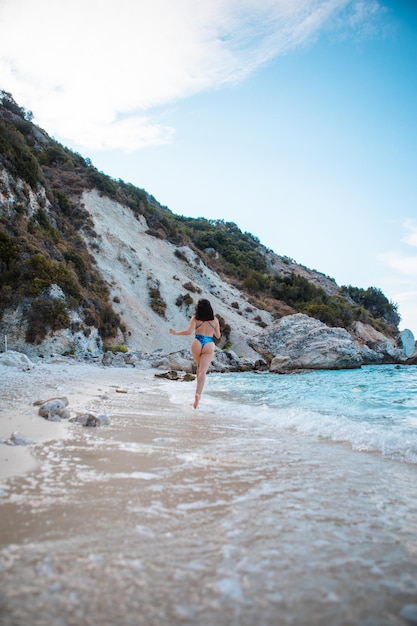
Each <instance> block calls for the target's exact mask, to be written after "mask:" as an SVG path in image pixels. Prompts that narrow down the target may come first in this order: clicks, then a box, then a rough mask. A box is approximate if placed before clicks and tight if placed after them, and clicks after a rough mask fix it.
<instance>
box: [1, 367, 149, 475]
mask: <svg viewBox="0 0 417 626" xmlns="http://www.w3.org/2000/svg"><path fill="white" fill-rule="evenodd" d="M155 371H156V370H153V369H148V370H141V369H136V368H128V367H125V368H116V367H104V366H102V365H98V364H91V363H83V362H71V361H69V360H68V361H65V360H64V359H59V360H57V361H56V362H50V363H37V364H34V365H33V367H32V368H31V369H27V370H23V369H22V368H19V367H16V366H11V365H1V364H0V377H1V406H0V441H2V443H0V480H4V479H7V478H12V477H15V476H20V475H22V474H25V473H27V472H30V471H32V470H34V469H36V468H37V467H38V465H39V462H38V460H37V459H36V455H35V454H34V447H36V446H38V445H40V444H42V443H45V442H48V441H54V440H57V441H59V440H65V439H66V438H67V437H69V436H70V429H71V426H72V423H71V422H69V421H68V420H67V419H63V420H62V421H60V422H53V421H49V420H47V419H45V418H43V417H41V416H40V415H39V414H38V410H39V402H46V401H47V400H49V399H51V398H56V397H66V398H67V399H68V407H67V408H68V410H69V411H70V413H71V418H72V417H75V416H76V415H77V414H82V413H85V412H89V411H91V412H93V413H96V412H97V413H103V412H104V413H109V414H110V417H111V413H113V412H114V409H116V410H117V407H118V406H121V407H122V406H123V403H126V402H128V403H129V402H131V401H134V400H133V396H132V392H140V393H141V402H143V401H146V394H145V397H144V396H143V393H144V391H145V390H146V389H147V390H149V388H150V383H152V386H155V388H158V386H159V385H160V383H158V381H157V380H156V379H155V378H154V374H155ZM118 391H119V393H117V392H118ZM35 403H36V405H35ZM73 426H74V427H77V428H82V427H81V426H78V425H76V424H74V425H73ZM13 433H19V434H20V435H23V437H25V438H27V439H29V440H31V443H30V444H28V445H10V444H7V443H4V442H5V441H8V440H9V439H10V437H11V436H12V434H13Z"/></svg>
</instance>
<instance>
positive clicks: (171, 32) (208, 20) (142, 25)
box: [0, 0, 379, 149]
mask: <svg viewBox="0 0 417 626" xmlns="http://www.w3.org/2000/svg"><path fill="white" fill-rule="evenodd" d="M364 6H365V4H364V3H363V2H361V1H360V0H199V2H195V0H140V1H139V0H118V1H117V2H115V1H114V0H60V1H59V2H57V0H2V2H1V4H0V23H1V25H2V34H1V38H0V76H1V77H2V78H1V80H2V81H4V82H3V84H2V85H0V87H1V88H3V89H5V90H6V91H10V92H11V93H12V94H13V96H14V98H15V99H16V100H17V102H18V103H19V104H20V105H22V106H24V107H25V108H26V109H31V110H32V111H33V112H34V114H35V121H36V122H37V123H38V124H40V125H41V126H43V127H44V128H45V129H46V130H47V131H48V132H49V133H51V134H58V135H60V136H62V137H66V138H68V139H70V140H72V141H74V142H75V143H77V144H79V145H82V146H85V147H92V148H111V147H121V146H124V147H126V148H129V149H135V148H138V147H143V146H146V145H151V144H155V143H161V142H166V141H169V139H170V137H171V136H172V133H173V129H172V128H170V127H166V126H165V125H164V124H159V123H157V122H156V121H155V115H156V113H155V108H157V107H164V106H167V105H171V104H173V103H175V102H176V101H178V100H179V99H181V98H186V97H188V96H190V95H192V94H195V93H199V92H202V91H205V90H209V89H214V88H218V87H219V86H221V85H224V84H227V83H233V82H236V81H240V80H243V79H244V78H245V77H246V76H247V75H249V74H250V73H252V72H254V71H255V70H256V69H257V68H258V67H259V66H260V65H261V64H263V63H265V62H267V61H268V60H270V59H272V58H273V57H274V56H276V55H277V54H281V53H284V52H287V51H288V50H291V49H292V48H294V47H296V46H299V45H304V44H306V43H308V42H309V41H312V40H313V39H314V38H315V37H317V35H318V34H319V33H320V31H321V30H322V29H323V28H325V27H328V26H329V24H330V23H331V21H332V20H333V19H337V18H338V17H339V16H340V14H341V13H343V14H346V12H347V11H350V14H351V15H355V19H356V23H355V27H357V26H358V23H359V22H361V23H362V22H363V21H366V20H368V19H369V11H368V12H364V11H363V8H364ZM368 6H372V7H373V10H375V7H378V6H379V5H378V3H377V2H375V1H372V2H370V3H368ZM358 7H359V9H358ZM361 11H362V12H363V13H361ZM359 16H360V19H359ZM145 113H147V115H146V116H145V115H144V114H145ZM151 114H152V118H151Z"/></svg>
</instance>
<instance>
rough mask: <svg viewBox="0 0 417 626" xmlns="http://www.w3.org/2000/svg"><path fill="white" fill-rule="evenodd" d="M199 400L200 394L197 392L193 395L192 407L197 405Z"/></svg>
mask: <svg viewBox="0 0 417 626" xmlns="http://www.w3.org/2000/svg"><path fill="white" fill-rule="evenodd" d="M199 402H200V396H199V394H198V393H196V394H195V396H194V403H193V407H194V409H196V408H197V407H198V403H199Z"/></svg>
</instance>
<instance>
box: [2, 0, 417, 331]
mask: <svg viewBox="0 0 417 626" xmlns="http://www.w3.org/2000/svg"><path fill="white" fill-rule="evenodd" d="M0 24H1V38H0V88H1V89H4V90H5V91H8V92H10V93H12V95H13V97H14V99H15V100H16V101H17V103H18V104H19V105H20V106H23V107H24V108H25V109H27V110H30V111H32V112H33V115H34V122H35V123H36V124H38V125H39V126H40V127H42V128H43V129H44V130H46V132H47V133H48V134H49V135H51V136H52V137H54V138H55V139H56V140H57V141H59V142H61V143H62V144H64V145H65V146H67V147H68V148H70V149H72V150H74V151H76V152H78V153H80V154H81V155H82V156H84V157H88V158H90V159H91V161H92V163H93V165H94V166H95V167H97V169H99V170H100V171H103V172H104V173H106V174H109V175H110V176H112V177H113V178H115V179H122V180H124V181H125V182H130V183H133V184H134V185H136V186H137V187H140V188H142V189H145V190H146V191H147V192H149V193H150V194H152V195H153V196H154V197H155V198H156V199H157V200H158V201H159V202H160V203H161V204H162V205H164V206H167V207H168V208H169V209H170V210H171V211H173V212H174V213H175V214H178V215H185V216H188V217H205V218H207V219H222V220H225V221H227V222H234V223H235V224H237V225H238V226H239V228H241V230H242V231H244V232H249V233H251V234H252V235H254V236H256V237H258V238H259V240H260V241H261V243H262V244H264V245H265V246H267V247H268V248H270V249H272V250H273V251H274V252H276V253H277V254H280V255H284V256H287V257H289V258H291V259H294V260H295V261H297V262H298V263H300V264H302V265H305V266H306V267H308V268H310V269H316V270H318V271H320V272H323V273H324V274H326V275H328V276H331V277H332V278H334V279H335V280H336V282H337V284H338V285H353V286H355V287H361V288H364V289H366V288H368V287H376V288H379V289H381V290H382V291H383V293H384V294H385V295H386V296H387V298H388V299H389V300H390V301H392V302H394V303H396V304H397V305H398V311H399V314H400V316H401V318H402V320H401V322H400V329H401V330H403V329H405V328H408V329H410V330H411V331H412V332H413V333H414V336H415V337H416V338H417V1H416V0H408V1H407V0H199V1H198V2H195V0H117V2H115V1H114V0H60V1H58V2H57V0H0Z"/></svg>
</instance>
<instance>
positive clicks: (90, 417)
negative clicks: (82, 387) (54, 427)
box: [70, 412, 110, 428]
mask: <svg viewBox="0 0 417 626" xmlns="http://www.w3.org/2000/svg"><path fill="white" fill-rule="evenodd" d="M70 422H74V423H75V424H81V426H86V427H87V428H97V427H98V426H108V425H109V424H110V416H109V415H107V413H102V414H101V415H95V413H91V412H86V413H82V414H81V415H77V416H76V417H72V418H71V419H70Z"/></svg>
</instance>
